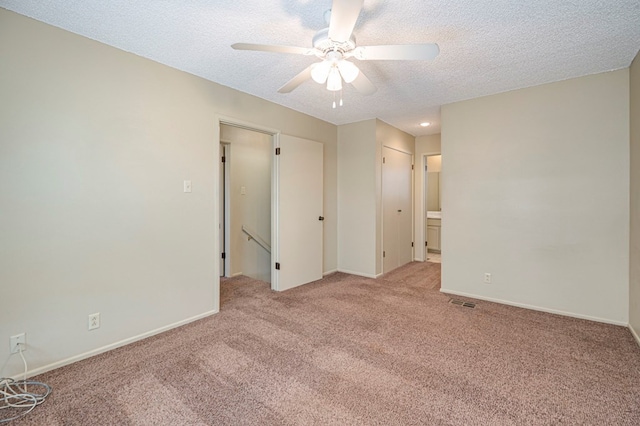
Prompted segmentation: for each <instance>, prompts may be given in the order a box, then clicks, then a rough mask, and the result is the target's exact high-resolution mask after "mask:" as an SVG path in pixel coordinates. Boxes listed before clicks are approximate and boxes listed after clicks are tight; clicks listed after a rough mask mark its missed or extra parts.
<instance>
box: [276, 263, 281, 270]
mask: <svg viewBox="0 0 640 426" xmlns="http://www.w3.org/2000/svg"><path fill="white" fill-rule="evenodd" d="M276 269H277V270H278V271H279V270H280V262H276Z"/></svg>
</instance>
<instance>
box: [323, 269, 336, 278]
mask: <svg viewBox="0 0 640 426" xmlns="http://www.w3.org/2000/svg"><path fill="white" fill-rule="evenodd" d="M335 272H338V270H337V269H332V270H330V271H326V272H323V273H322V276H323V277H326V276H327V275H331V274H333V273H335Z"/></svg>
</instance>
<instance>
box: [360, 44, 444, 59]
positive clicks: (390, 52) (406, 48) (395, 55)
mask: <svg viewBox="0 0 640 426" xmlns="http://www.w3.org/2000/svg"><path fill="white" fill-rule="evenodd" d="M438 53H440V48H439V47H438V45H437V44H435V43H433V44H396V45H387V46H360V47H356V48H355V49H354V50H353V56H354V57H355V58H356V59H360V60H361V61H368V60H372V59H375V60H429V59H434V58H435V57H436V56H438Z"/></svg>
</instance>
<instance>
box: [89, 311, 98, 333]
mask: <svg viewBox="0 0 640 426" xmlns="http://www.w3.org/2000/svg"><path fill="white" fill-rule="evenodd" d="M96 328H100V312H97V313H95V314H91V315H89V330H95V329H96Z"/></svg>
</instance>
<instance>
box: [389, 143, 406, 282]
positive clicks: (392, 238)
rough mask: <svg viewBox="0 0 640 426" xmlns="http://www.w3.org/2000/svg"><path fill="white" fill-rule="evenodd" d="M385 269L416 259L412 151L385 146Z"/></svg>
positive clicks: (391, 268)
mask: <svg viewBox="0 0 640 426" xmlns="http://www.w3.org/2000/svg"><path fill="white" fill-rule="evenodd" d="M382 156H383V163H382V215H383V224H382V227H383V234H382V247H383V262H382V268H383V272H389V271H391V270H393V269H395V268H398V267H400V266H402V265H405V264H407V263H409V262H411V260H412V259H413V226H412V224H413V223H412V222H413V220H412V217H413V216H412V200H411V192H412V169H411V165H412V163H413V158H412V156H411V154H407V153H405V152H401V151H397V150H395V149H392V148H388V147H386V146H385V147H383V149H382Z"/></svg>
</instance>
